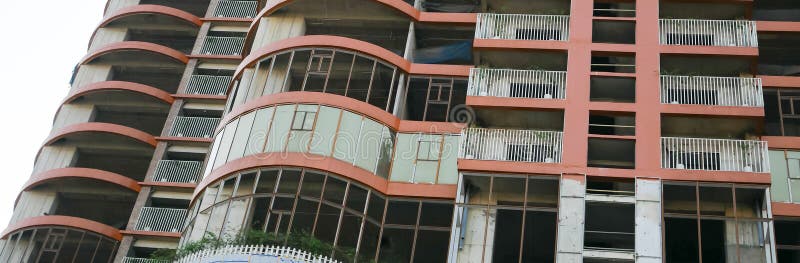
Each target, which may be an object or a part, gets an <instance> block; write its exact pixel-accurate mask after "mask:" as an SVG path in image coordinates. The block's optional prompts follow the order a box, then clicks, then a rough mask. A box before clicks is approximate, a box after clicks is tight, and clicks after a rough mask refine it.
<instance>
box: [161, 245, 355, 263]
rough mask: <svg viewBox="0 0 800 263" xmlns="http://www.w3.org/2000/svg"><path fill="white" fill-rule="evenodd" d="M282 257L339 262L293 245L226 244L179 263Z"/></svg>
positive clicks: (311, 262)
mask: <svg viewBox="0 0 800 263" xmlns="http://www.w3.org/2000/svg"><path fill="white" fill-rule="evenodd" d="M274 259H280V260H282V261H290V262H294V263H337V262H339V261H337V260H334V259H331V258H329V257H324V256H319V255H314V254H311V253H308V252H305V251H302V250H298V249H296V248H291V247H278V246H226V247H221V248H217V249H213V250H203V251H199V252H195V253H194V254H191V255H188V256H185V257H183V258H181V259H179V260H178V261H177V262H178V263H192V262H239V261H246V262H250V261H255V262H261V261H269V260H274Z"/></svg>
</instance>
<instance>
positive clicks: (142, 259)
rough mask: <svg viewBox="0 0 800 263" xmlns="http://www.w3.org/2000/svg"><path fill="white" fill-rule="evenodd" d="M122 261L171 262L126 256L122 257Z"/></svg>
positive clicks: (136, 262)
mask: <svg viewBox="0 0 800 263" xmlns="http://www.w3.org/2000/svg"><path fill="white" fill-rule="evenodd" d="M122 263H169V260H159V259H149V258H131V257H125V258H123V259H122Z"/></svg>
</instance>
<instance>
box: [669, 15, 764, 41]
mask: <svg viewBox="0 0 800 263" xmlns="http://www.w3.org/2000/svg"><path fill="white" fill-rule="evenodd" d="M658 23H659V31H660V34H659V37H660V41H661V44H662V45H695V46H738V47H758V35H757V33H756V23H755V22H754V21H746V20H700V19H659V21H658Z"/></svg>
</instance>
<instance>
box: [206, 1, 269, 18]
mask: <svg viewBox="0 0 800 263" xmlns="http://www.w3.org/2000/svg"><path fill="white" fill-rule="evenodd" d="M256 13H258V1H228V0H220V1H219V3H218V4H217V9H215V10H214V16H216V17H242V18H253V17H255V16H256Z"/></svg>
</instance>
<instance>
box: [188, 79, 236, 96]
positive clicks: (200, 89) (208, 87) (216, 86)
mask: <svg viewBox="0 0 800 263" xmlns="http://www.w3.org/2000/svg"><path fill="white" fill-rule="evenodd" d="M232 79H233V77H231V76H212V75H192V76H191V77H190V78H189V83H188V84H186V93H187V94H201V95H221V96H225V94H226V93H227V91H228V86H230V84H231V81H232Z"/></svg>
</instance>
